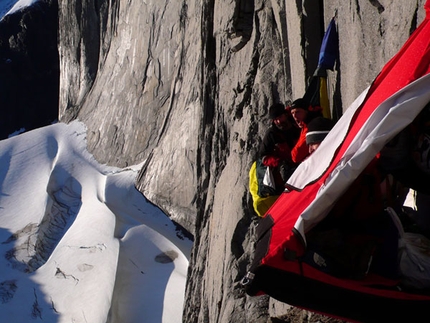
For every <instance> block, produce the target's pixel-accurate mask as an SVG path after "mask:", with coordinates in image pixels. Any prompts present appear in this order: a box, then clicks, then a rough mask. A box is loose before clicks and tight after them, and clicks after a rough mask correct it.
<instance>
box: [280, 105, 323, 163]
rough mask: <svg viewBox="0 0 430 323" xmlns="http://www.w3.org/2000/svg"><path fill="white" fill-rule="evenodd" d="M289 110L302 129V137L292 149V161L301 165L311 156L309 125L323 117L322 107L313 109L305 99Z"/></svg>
mask: <svg viewBox="0 0 430 323" xmlns="http://www.w3.org/2000/svg"><path fill="white" fill-rule="evenodd" d="M288 109H289V110H290V112H291V115H292V116H293V118H294V120H295V121H296V124H297V126H298V127H299V128H300V129H301V132H300V137H299V139H298V141H297V143H296V145H295V146H294V147H293V148H292V149H291V158H292V161H293V162H294V163H296V164H299V163H301V162H302V161H303V160H305V159H306V157H308V156H309V148H308V145H307V144H306V133H307V132H308V126H307V125H308V124H309V122H310V121H311V120H312V119H314V118H316V117H319V116H322V112H321V108H320V107H312V106H310V105H309V103H308V102H307V101H306V100H304V99H297V100H295V101H294V102H293V103H292V104H291V106H290V107H288Z"/></svg>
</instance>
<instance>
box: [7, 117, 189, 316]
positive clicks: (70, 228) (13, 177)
mask: <svg viewBox="0 0 430 323" xmlns="http://www.w3.org/2000/svg"><path fill="white" fill-rule="evenodd" d="M85 138H86V129H85V126H84V125H83V124H82V123H80V122H78V121H75V122H73V123H70V124H68V125H66V124H62V123H58V124H54V125H51V126H47V127H44V128H40V129H36V130H33V131H30V132H26V133H22V134H19V135H17V136H14V137H11V138H9V139H6V140H3V141H0V185H1V190H0V254H1V255H2V256H1V257H0V272H1V276H0V317H2V318H6V317H7V318H8V319H7V322H11V323H13V322H17V323H18V322H19V323H22V322H33V321H34V320H35V321H43V322H59V323H60V322H76V323H78V322H91V323H98V322H100V323H101V322H109V323H120V322H121V323H127V322H168V323H170V322H181V321H182V308H183V299H184V292H185V280H186V273H187V267H188V260H189V255H190V251H191V246H192V241H191V240H189V239H188V238H186V237H185V236H184V235H183V233H182V232H181V231H180V230H178V228H177V226H175V224H174V223H173V222H171V221H170V219H169V218H168V217H167V216H166V215H165V214H163V213H162V212H161V211H160V210H159V209H158V208H156V207H155V206H153V205H152V204H150V203H148V201H147V200H146V199H145V197H144V196H143V195H142V194H141V193H140V192H139V191H137V190H136V189H135V187H134V181H135V178H136V176H137V174H138V170H139V168H140V167H139V165H136V166H134V167H129V168H126V169H118V168H114V167H108V166H105V165H100V164H98V163H97V162H96V161H95V160H94V158H93V157H92V155H90V154H89V153H88V151H87V150H86V140H85Z"/></svg>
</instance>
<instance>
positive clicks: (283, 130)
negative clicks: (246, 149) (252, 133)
mask: <svg viewBox="0 0 430 323" xmlns="http://www.w3.org/2000/svg"><path fill="white" fill-rule="evenodd" d="M269 116H270V118H271V119H272V124H271V125H270V127H269V128H268V129H267V131H266V134H265V135H264V138H263V141H262V142H261V145H260V150H259V157H260V158H261V159H262V163H263V165H264V166H267V167H271V170H272V173H273V177H274V180H275V183H276V188H277V191H278V192H282V191H283V190H284V184H285V182H286V180H287V179H288V178H289V177H290V175H291V174H292V173H293V171H294V169H295V167H296V166H297V165H295V164H294V163H293V162H292V160H291V148H292V147H294V145H295V144H296V142H297V139H298V137H299V134H300V129H299V128H298V127H296V126H295V124H294V120H293V119H292V117H291V114H290V113H289V111H287V110H286V107H285V105H284V104H282V103H275V104H273V105H272V106H271V107H270V108H269Z"/></svg>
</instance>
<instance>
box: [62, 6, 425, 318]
mask: <svg viewBox="0 0 430 323" xmlns="http://www.w3.org/2000/svg"><path fill="white" fill-rule="evenodd" d="M423 3H424V0H417V1H408V2H405V3H403V2H399V1H394V0H385V1H382V0H380V1H377V0H330V1H327V0H326V1H322V0H320V1H315V0H312V1H311V0H302V1H289V0H246V1H244V0H222V1H214V0H204V1H185V0H183V1H173V2H172V1H167V0H166V1H163V0H161V1H157V2H155V1H150V0H143V1H138V2H136V1H134V2H127V1H121V0H110V1H105V2H98V1H94V0H89V1H85V2H83V1H80V0H70V1H69V0H63V1H61V0H60V1H59V25H60V30H59V54H60V68H61V78H60V118H61V120H62V121H66V122H68V121H70V120H73V119H76V118H78V119H80V120H82V121H83V122H85V124H86V125H87V127H88V145H89V149H90V150H91V152H92V153H93V154H94V156H95V157H96V158H97V159H98V160H99V162H102V163H107V164H111V165H116V166H121V167H124V166H126V165H129V164H139V163H142V169H141V172H140V176H139V179H138V182H137V183H136V186H137V187H138V188H139V190H141V191H142V193H144V194H145V196H146V197H148V199H149V200H151V201H152V202H153V203H155V204H157V205H159V206H160V207H161V208H162V209H163V210H165V211H166V212H167V213H168V214H169V215H170V216H172V218H173V219H175V220H176V221H178V222H179V223H180V224H182V225H183V226H185V227H186V228H187V229H188V230H189V231H190V232H192V233H193V234H194V237H195V244H194V250H193V254H192V259H191V261H190V269H189V276H188V286H187V293H186V301H185V304H186V308H185V309H184V322H187V323H191V322H211V323H212V322H253V323H255V322H267V321H268V320H269V318H270V317H274V316H281V315H282V314H285V313H286V311H287V307H286V306H284V305H283V304H279V303H277V302H273V301H272V300H269V299H268V297H256V298H249V297H246V296H245V295H244V293H243V291H242V290H241V288H240V286H239V283H238V282H239V280H240V279H241V277H242V276H243V274H244V273H245V271H246V267H247V265H248V264H249V261H250V257H252V246H253V242H254V230H255V226H256V224H257V223H258V218H257V217H256V215H255V214H254V213H253V211H252V206H251V197H250V195H249V193H248V191H247V184H248V170H249V167H250V165H251V163H252V161H253V159H254V157H255V153H256V150H257V148H258V144H259V141H260V138H261V136H262V135H263V133H264V130H265V129H266V127H267V126H268V118H267V109H268V106H269V105H270V104H271V103H272V102H274V101H283V102H285V101H289V100H294V99H295V98H298V97H300V96H302V95H303V93H304V90H305V89H306V86H307V82H308V79H309V77H310V76H311V75H312V74H313V72H314V69H315V67H316V63H317V59H318V51H319V46H320V43H321V39H322V36H323V33H324V30H325V28H326V26H327V24H328V22H329V21H330V19H331V18H332V17H333V16H334V15H336V16H337V27H338V31H339V41H340V59H339V62H338V65H337V67H336V70H335V71H333V72H331V73H330V75H329V88H330V93H331V102H332V104H333V105H334V107H335V108H336V109H338V110H340V111H342V109H346V108H347V107H348V105H349V104H350V103H351V102H352V101H353V100H354V99H355V98H356V97H357V95H358V94H359V93H361V92H362V91H363V90H364V89H365V88H366V87H367V86H369V85H370V83H371V81H372V80H373V79H374V77H375V76H376V75H377V73H378V71H379V70H380V68H381V67H382V66H383V65H384V63H385V62H386V61H387V60H388V59H390V58H391V56H392V55H394V54H395V53H396V52H397V50H398V49H399V48H400V47H401V45H402V44H403V43H404V41H405V40H406V39H407V38H408V36H409V34H410V32H411V31H413V30H414V29H415V28H416V26H417V25H418V24H419V22H420V21H421V20H422V19H423V17H424V12H423Z"/></svg>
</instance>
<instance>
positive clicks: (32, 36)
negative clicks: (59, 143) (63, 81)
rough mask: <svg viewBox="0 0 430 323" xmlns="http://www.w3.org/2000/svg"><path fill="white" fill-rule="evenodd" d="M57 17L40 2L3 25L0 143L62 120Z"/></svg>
mask: <svg viewBox="0 0 430 323" xmlns="http://www.w3.org/2000/svg"><path fill="white" fill-rule="evenodd" d="M57 12H58V6H57V1H53V0H40V1H37V3H35V4H34V5H32V6H31V7H26V8H24V9H23V10H21V11H16V12H15V13H13V14H10V15H7V16H5V17H4V18H3V19H1V20H0V106H1V108H2V111H3V113H2V118H1V119H0V139H5V138H7V136H8V135H10V134H12V133H14V132H16V131H19V130H20V129H21V128H24V129H25V130H27V131H28V130H32V129H35V128H39V127H42V126H45V125H48V124H50V123H52V122H54V121H56V120H57V119H58V94H59V75H60V71H59V58H58V49H57V31H58V14H57ZM6 112H7V113H6ZM21 132H22V131H21Z"/></svg>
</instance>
